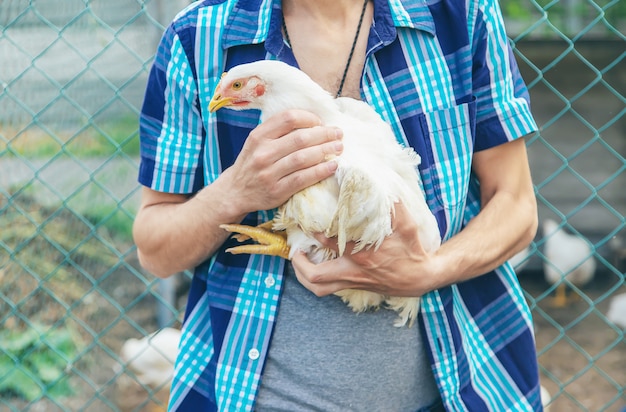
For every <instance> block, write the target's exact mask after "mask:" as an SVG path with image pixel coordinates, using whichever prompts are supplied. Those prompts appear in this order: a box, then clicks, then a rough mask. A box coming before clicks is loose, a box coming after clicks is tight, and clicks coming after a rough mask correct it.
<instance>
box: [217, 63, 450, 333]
mask: <svg viewBox="0 0 626 412" xmlns="http://www.w3.org/2000/svg"><path fill="white" fill-rule="evenodd" d="M222 107H228V108H230V109H234V110H246V109H260V110H261V121H264V120H265V119H267V118H269V117H271V116H272V115H274V114H276V113H279V112H281V111H284V110H287V109H303V110H308V111H311V112H313V113H314V114H316V115H318V116H319V117H320V119H321V120H322V123H323V124H324V125H326V126H336V127H339V128H340V129H342V130H343V145H344V150H343V152H342V154H341V155H340V156H338V157H337V158H336V160H337V163H338V168H337V171H336V173H335V175H334V176H331V177H329V178H327V179H325V180H322V181H321V182H319V183H317V184H314V185H312V186H310V187H308V188H306V189H304V190H302V191H300V192H298V193H296V194H294V195H293V196H292V197H291V198H290V199H289V200H288V201H287V202H286V203H285V204H283V205H282V206H280V207H279V209H278V212H277V214H276V215H275V217H274V219H273V229H272V230H273V231H284V232H285V233H286V238H287V240H286V242H287V244H288V246H289V248H290V254H289V258H291V257H293V254H294V253H295V252H296V251H297V250H302V251H304V252H305V253H306V254H307V256H308V257H309V259H311V261H313V262H315V263H320V262H322V261H325V260H329V259H334V258H336V257H337V253H335V251H333V250H331V249H327V248H324V247H323V246H322V245H321V244H320V243H319V242H318V241H317V240H316V239H315V237H314V236H313V235H314V234H315V233H324V234H325V235H326V236H327V237H337V243H338V254H339V255H340V256H341V255H343V254H344V253H345V250H346V245H347V244H348V242H355V247H354V249H353V253H356V252H358V251H360V250H362V249H367V248H374V250H376V249H377V248H378V247H379V246H380V245H381V243H382V242H383V240H384V239H385V237H387V236H389V235H390V234H391V232H392V225H391V223H392V216H393V213H394V205H395V203H398V202H402V203H403V204H404V205H405V206H406V208H407V210H408V211H409V212H410V214H411V216H412V218H413V219H414V220H415V222H416V223H417V226H418V235H419V238H420V241H421V243H422V245H423V247H424V249H425V251H426V252H428V253H431V252H433V251H435V250H436V249H437V248H438V247H439V245H440V243H441V237H440V233H439V228H438V225H437V221H436V219H435V217H434V215H433V214H432V212H431V211H430V209H429V208H428V206H427V204H426V201H425V198H424V194H423V190H422V186H421V178H420V175H419V172H418V169H417V166H418V165H419V163H420V157H419V155H418V154H417V153H416V152H415V151H414V150H413V149H412V148H406V147H403V146H402V145H400V144H399V143H398V142H397V141H396V138H395V135H394V133H393V131H392V129H391V127H390V126H389V125H388V124H387V123H386V122H385V121H384V120H383V119H382V118H381V117H380V116H379V115H378V114H377V113H376V111H375V110H374V109H372V108H371V107H370V106H369V105H367V104H366V103H364V102H362V101H358V100H356V99H351V98H346V97H341V98H337V99H335V98H333V97H332V96H331V95H330V94H329V93H328V92H326V91H325V90H323V89H322V88H321V87H320V86H319V85H318V84H317V83H315V82H314V81H313V80H312V79H311V78H309V77H308V76H307V75H306V74H305V73H304V72H302V71H300V70H298V69H296V68H294V67H291V66H289V65H287V64H285V63H281V62H278V61H269V60H264V61H258V62H254V63H248V64H243V65H239V66H236V67H233V68H232V69H231V70H229V71H228V72H226V73H224V75H223V76H222V79H221V80H220V83H219V85H218V86H217V88H216V91H215V94H214V96H213V98H212V100H211V102H210V104H209V109H210V110H211V111H215V110H218V109H220V108H222ZM236 226H237V225H235V228H233V226H232V225H229V226H227V227H226V228H227V229H228V230H230V231H235V232H236V231H237V229H236ZM236 249H237V248H232V249H231V250H230V251H231V252H233V253H238V251H237V250H236ZM255 253H264V252H259V251H257V252H255ZM268 254H274V253H271V252H268ZM336 294H337V295H339V296H341V298H342V299H343V301H344V302H345V303H346V304H348V306H349V307H351V308H352V310H353V311H355V312H362V311H365V310H368V309H372V308H378V307H380V306H384V307H387V308H389V309H392V310H395V311H396V312H398V313H399V315H400V318H399V319H398V321H397V322H396V323H395V325H396V326H403V325H405V324H408V325H409V326H410V325H411V324H412V323H413V322H414V321H415V319H416V318H417V315H418V312H419V302H420V299H419V298H418V297H411V298H406V297H391V296H383V295H380V294H378V293H374V292H369V291H362V290H343V291H340V292H337V293H336Z"/></svg>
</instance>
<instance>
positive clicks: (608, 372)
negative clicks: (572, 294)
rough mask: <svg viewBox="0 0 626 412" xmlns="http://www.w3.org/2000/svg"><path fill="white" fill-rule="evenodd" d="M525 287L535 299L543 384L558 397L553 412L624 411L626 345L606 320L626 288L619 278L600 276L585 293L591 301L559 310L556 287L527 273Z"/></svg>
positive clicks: (532, 303)
mask: <svg viewBox="0 0 626 412" xmlns="http://www.w3.org/2000/svg"><path fill="white" fill-rule="evenodd" d="M520 282H521V283H522V286H523V287H524V289H525V290H526V292H527V293H528V295H529V296H530V298H529V302H530V305H531V308H532V311H533V320H534V324H535V334H536V340H537V353H538V360H539V367H540V374H541V381H542V385H543V386H544V387H545V388H546V389H547V390H548V392H549V393H550V395H551V398H552V402H551V403H550V405H549V411H550V412H575V411H592V412H599V411H607V412H621V411H623V410H624V408H626V393H624V386H625V385H626V342H625V341H624V335H623V332H620V330H619V329H618V328H616V327H615V326H614V325H612V324H610V322H609V321H608V320H607V319H606V318H605V317H604V315H605V314H606V313H607V310H608V307H609V302H610V298H611V296H613V295H616V294H619V293H624V292H626V286H624V284H623V283H621V284H620V280H619V279H618V278H617V277H615V276H614V275H605V276H601V277H596V278H595V279H594V280H593V282H592V284H590V285H589V286H587V287H584V288H582V291H583V292H584V294H585V296H586V297H583V298H582V299H577V300H575V301H573V302H572V304H570V305H568V306H567V307H566V308H554V307H552V305H551V297H552V295H551V294H549V293H548V294H546V291H547V290H548V289H549V288H550V285H548V284H547V283H546V282H545V281H544V280H543V278H542V276H541V275H540V274H533V275H526V276H525V275H524V274H522V275H521V276H520ZM587 300H589V302H588V301H587ZM620 391H621V392H622V393H621V395H620Z"/></svg>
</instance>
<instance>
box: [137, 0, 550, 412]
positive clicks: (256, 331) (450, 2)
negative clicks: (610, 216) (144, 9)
mask: <svg viewBox="0 0 626 412" xmlns="http://www.w3.org/2000/svg"><path fill="white" fill-rule="evenodd" d="M259 59H279V60H283V61H286V62H287V63H290V64H292V65H298V66H299V67H300V68H301V69H302V70H303V71H305V72H306V73H307V74H309V76H311V77H312V78H313V79H314V80H315V81H317V82H318V83H319V84H320V85H322V86H323V87H324V88H325V89H327V90H328V91H329V92H331V93H336V94H338V95H342V96H350V97H354V98H360V99H363V100H365V101H366V102H367V103H368V104H370V105H372V106H373V107H374V108H375V109H376V110H377V111H378V112H379V113H381V115H382V116H383V118H385V120H386V121H388V122H389V123H390V124H391V125H392V127H393V129H394V130H395V131H396V134H397V138H398V140H399V141H401V142H402V143H404V144H407V145H411V146H413V147H414V148H415V149H416V151H417V152H418V153H419V154H420V156H421V158H422V164H421V165H420V173H421V176H422V180H423V182H424V189H425V193H426V197H427V200H428V203H429V207H430V208H431V210H432V211H433V213H434V214H435V216H436V218H437V220H438V223H439V227H440V232H441V234H442V238H443V239H444V243H443V244H442V246H441V248H440V249H439V250H438V251H437V252H436V253H433V254H431V255H428V254H425V253H424V252H423V250H422V248H421V246H420V241H419V238H418V237H417V230H416V227H415V224H414V222H412V221H411V219H410V218H409V217H408V214H407V213H406V210H404V209H403V206H402V205H398V206H397V213H396V215H395V216H394V221H393V222H394V223H393V226H394V233H393V234H392V235H391V236H389V237H388V238H387V239H386V240H385V241H384V242H383V244H382V246H381V247H380V248H379V249H378V251H376V252H373V251H362V252H359V253H356V254H353V255H352V254H346V255H344V256H343V257H341V258H339V259H336V260H334V261H330V262H324V263H322V264H319V265H314V264H312V263H311V262H309V261H308V260H307V259H306V257H305V256H304V255H303V254H297V255H296V256H295V257H294V258H293V259H292V262H291V263H290V262H286V261H284V260H282V259H280V258H276V257H267V256H258V255H253V256H249V255H242V256H233V255H230V254H228V253H225V252H224V249H225V245H224V243H225V242H226V241H227V237H228V234H227V233H225V232H224V231H222V230H221V229H220V228H219V225H220V224H222V223H238V222H241V221H243V222H244V223H245V224H252V225H254V224H257V223H260V222H263V221H266V220H267V219H268V218H271V216H272V213H273V209H274V208H276V207H277V206H279V205H280V204H282V203H283V202H284V201H285V200H286V199H288V198H289V197H290V196H291V195H293V194H294V193H296V192H297V191H299V190H301V189H302V188H304V187H307V186H309V185H311V184H314V183H315V182H318V181H320V180H322V179H324V178H326V177H328V176H330V175H332V173H334V171H335V169H336V164H335V163H334V162H332V161H328V162H327V161H325V159H326V158H327V157H328V155H329V154H340V153H341V151H342V145H341V131H340V130H336V129H333V128H329V127H325V126H324V125H321V124H319V119H317V118H316V117H315V116H314V115H312V114H311V113H307V112H303V111H289V112H285V113H281V114H279V115H276V116H274V117H272V118H270V119H268V120H267V121H266V122H264V123H262V124H258V114H255V113H250V112H237V113H234V112H232V111H228V110H223V111H222V110H220V111H219V112H217V113H209V111H208V105H209V101H210V99H211V95H212V93H213V91H214V89H215V86H216V85H217V82H218V81H219V78H220V76H221V73H222V72H223V71H226V70H228V69H229V68H230V67H233V66H235V65H237V64H240V63H245V62H249V61H254V60H259ZM527 100H528V96H527V91H526V88H525V86H524V84H523V81H522V80H521V78H520V75H519V72H518V70H517V66H516V64H515V61H514V59H513V58H512V55H511V51H510V49H509V47H508V43H507V39H506V35H505V32H504V28H503V25H502V20H501V16H500V12H499V8H498V4H497V2H496V0H475V1H469V2H465V1H461V0H438V1H432V2H428V4H427V3H425V2H422V1H401V0H393V1H391V0H390V1H385V0H373V1H365V2H363V1H362V0H333V1H327V0H318V1H315V2H311V1H304V0H284V1H282V2H281V1H279V0H273V1H266V2H260V1H254V0H240V1H235V0H231V1H218V0H214V1H209V0H207V1H204V2H198V3H195V4H193V5H192V6H190V7H189V8H188V9H187V10H185V11H183V12H182V13H181V14H180V15H179V16H178V17H177V18H176V19H175V20H174V22H173V23H172V25H171V26H170V27H169V28H168V30H167V31H166V33H165V35H164V38H163V41H162V43H161V45H160V47H159V50H158V53H157V56H156V60H155V62H154V67H153V69H152V71H151V74H150V79H149V83H148V88H147V92H146V99H145V103H144V108H143V111H142V118H141V139H142V162H141V169H140V182H141V183H142V184H143V185H144V186H145V188H144V189H143V192H142V205H141V208H140V210H139V212H138V214H137V218H136V221H135V226H134V235H135V240H136V243H137V247H138V254H139V257H140V260H141V262H142V264H143V265H144V266H145V267H146V268H147V269H148V270H150V271H152V272H153V273H154V274H156V275H157V276H162V277H166V276H169V275H171V274H173V273H176V272H179V271H181V270H184V269H188V268H195V269H194V279H193V283H192V286H191V290H190V295H189V304H188V307H187V312H186V317H185V323H184V327H183V338H182V340H181V347H180V350H181V352H180V355H179V357H178V360H177V364H176V372H175V378H174V383H173V386H172V392H171V400H170V409H171V410H180V411H200V410H202V411H204V410H207V411H210V410H236V411H239V410H251V409H253V408H254V409H256V410H324V411H333V410H355V411H360V410H412V411H415V410H424V411H435V410H441V409H442V407H445V409H448V410H471V411H486V410H497V411H500V410H520V411H521V410H524V411H530V410H541V403H540V396H539V382H538V372H537V364H536V355H535V350H534V340H533V336H532V329H531V327H532V322H531V319H530V313H529V310H528V307H527V306H526V303H525V301H524V297H523V294H522V292H521V290H520V287H519V284H518V283H517V280H516V278H515V274H514V273H513V271H512V269H511V267H510V265H508V264H506V263H505V262H506V260H507V259H508V258H510V257H511V256H513V255H514V254H515V253H516V252H517V251H519V250H521V249H522V248H523V247H524V246H525V245H527V244H528V243H529V242H530V240H531V239H532V238H533V236H534V234H535V231H536V227H537V215H536V204H535V198H534V192H533V187H532V182H531V178H530V172H529V168H528V161H527V156H526V151H525V145H524V140H523V139H522V137H523V136H525V135H527V134H529V133H531V132H533V131H534V130H535V127H536V126H535V124H534V121H533V119H532V116H531V114H530V111H529V106H528V102H527ZM320 240H321V241H323V242H324V243H325V244H326V245H328V246H330V247H332V246H333V243H334V241H333V239H325V238H324V237H323V236H320ZM296 277H297V280H296ZM346 288H352V289H366V290H371V291H375V292H380V293H384V294H389V295H395V296H422V307H421V314H420V318H419V326H418V327H413V328H394V327H393V326H392V323H393V321H392V319H393V316H394V314H393V313H392V312H391V311H387V310H380V311H377V312H366V313H361V314H359V315H355V314H354V313H352V312H351V311H350V309H348V308H346V307H345V305H341V302H340V301H339V298H337V297H336V296H334V295H332V293H333V292H335V291H338V290H342V289H346ZM311 292H312V293H311ZM279 309H280V310H279ZM442 405H443V406H442Z"/></svg>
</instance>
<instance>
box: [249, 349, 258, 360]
mask: <svg viewBox="0 0 626 412" xmlns="http://www.w3.org/2000/svg"><path fill="white" fill-rule="evenodd" d="M259 356H261V354H260V353H259V350H258V349H256V348H255V349H250V350H249V351H248V357H249V358H250V359H252V360H257V359H259Z"/></svg>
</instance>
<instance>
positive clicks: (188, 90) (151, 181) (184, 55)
mask: <svg viewBox="0 0 626 412" xmlns="http://www.w3.org/2000/svg"><path fill="white" fill-rule="evenodd" d="M190 36H191V35H190V34H189V33H187V32H186V31H185V29H184V28H182V29H181V28H178V27H177V26H176V25H175V24H172V25H171V26H170V27H169V28H168V29H167V30H166V31H165V33H164V35H163V38H162V39H161V43H160V45H159V48H158V50H157V53H156V56H155V60H154V63H153V65H152V68H151V70H150V75H149V77H148V82H147V87H146V93H145V98H144V103H143V106H142V110H141V116H140V121H139V137H140V141H141V162H140V166H139V179H138V180H139V183H141V184H142V185H144V186H147V187H149V188H151V189H153V190H156V191H159V192H166V193H180V194H189V193H194V192H196V191H198V190H199V189H200V188H201V187H202V186H203V178H202V176H203V173H202V151H203V134H204V128H203V126H202V116H201V112H200V110H199V108H198V106H199V105H198V91H197V81H196V78H195V72H194V63H193V47H190V44H191V43H190V41H186V40H187V39H188V38H189V37H190ZM189 49H191V50H189Z"/></svg>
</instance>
